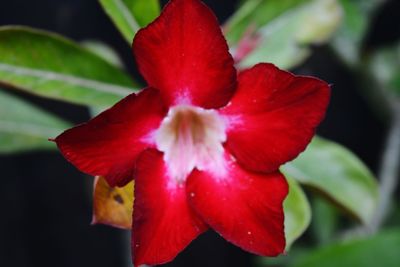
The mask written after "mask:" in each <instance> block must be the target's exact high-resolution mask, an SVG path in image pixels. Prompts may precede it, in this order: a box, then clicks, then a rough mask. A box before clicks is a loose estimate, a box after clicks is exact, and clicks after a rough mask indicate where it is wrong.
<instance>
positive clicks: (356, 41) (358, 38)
mask: <svg viewBox="0 0 400 267" xmlns="http://www.w3.org/2000/svg"><path fill="white" fill-rule="evenodd" d="M339 1H340V3H341V5H342V7H343V10H344V19H343V23H342V25H341V26H340V28H339V29H338V31H337V33H336V34H335V37H334V38H333V40H332V42H330V44H331V45H332V47H333V48H334V49H335V51H336V52H337V53H338V55H339V56H340V57H341V58H342V59H343V60H344V61H345V62H346V63H347V64H348V65H350V66H354V65H355V64H357V63H358V61H359V57H360V49H361V46H362V41H363V38H364V36H365V34H366V33H367V30H368V27H369V23H370V21H371V17H372V12H373V11H374V10H375V9H376V8H377V7H378V5H379V4H381V3H382V2H383V1H381V0H339Z"/></svg>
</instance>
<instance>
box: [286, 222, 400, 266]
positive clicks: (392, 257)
mask: <svg viewBox="0 0 400 267" xmlns="http://www.w3.org/2000/svg"><path fill="white" fill-rule="evenodd" d="M399 248H400V229H391V230H385V231H383V232H381V233H379V234H377V235H375V236H372V237H369V238H364V239H358V240H351V241H347V242H342V243H337V244H334V245H330V246H327V247H323V248H320V249H317V250H315V251H313V252H312V253H310V254H309V255H308V256H307V257H303V258H301V259H300V260H299V261H297V262H295V263H294V264H291V265H290V266H291V267H338V266H340V267H377V266H384V267H398V266H399V262H400V253H399Z"/></svg>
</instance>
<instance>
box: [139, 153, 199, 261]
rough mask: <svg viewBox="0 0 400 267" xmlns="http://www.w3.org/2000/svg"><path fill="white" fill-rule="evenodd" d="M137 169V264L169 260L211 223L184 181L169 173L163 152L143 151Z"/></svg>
mask: <svg viewBox="0 0 400 267" xmlns="http://www.w3.org/2000/svg"><path fill="white" fill-rule="evenodd" d="M136 170H137V174H136V178H135V179H136V180H135V201H134V212H133V230H132V254H133V260H134V265H135V266H139V265H141V264H148V265H157V264H162V263H166V262H169V261H171V260H173V259H174V258H175V256H176V255H177V254H178V253H179V252H180V251H181V250H183V249H184V248H185V247H186V246H187V245H188V244H189V243H190V242H191V241H192V240H193V239H194V238H196V237H197V236H198V235H199V234H201V233H202V232H204V231H205V230H206V229H207V227H206V226H205V224H204V223H203V221H202V220H200V219H199V218H198V216H197V215H196V214H195V213H194V212H193V211H192V209H191V208H190V207H189V205H188V202H187V198H186V191H185V187H184V185H183V184H178V183H176V181H175V180H171V179H170V178H169V177H168V174H167V171H166V166H165V163H164V160H163V154H162V153H160V152H158V151H156V150H149V151H145V152H143V154H142V155H141V156H140V157H139V159H138V161H137V169H136Z"/></svg>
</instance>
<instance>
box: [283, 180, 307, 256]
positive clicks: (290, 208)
mask: <svg viewBox="0 0 400 267" xmlns="http://www.w3.org/2000/svg"><path fill="white" fill-rule="evenodd" d="M286 179H287V181H288V183H289V194H288V196H287V197H286V199H285V202H284V203H283V208H284V211H285V236H286V250H288V249H289V248H290V246H291V245H292V243H293V242H294V241H295V240H296V239H297V238H299V237H300V236H301V235H302V234H303V233H304V231H305V230H306V229H307V227H308V226H309V224H310V221H311V209H310V204H309V203H308V200H307V197H306V196H305V194H304V192H303V190H302V189H301V187H300V186H299V184H298V183H297V182H296V181H295V180H294V179H292V178H290V177H289V176H286Z"/></svg>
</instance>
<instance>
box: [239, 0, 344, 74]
mask: <svg viewBox="0 0 400 267" xmlns="http://www.w3.org/2000/svg"><path fill="white" fill-rule="evenodd" d="M269 2H270V3H271V4H272V3H276V4H277V3H279V1H269ZM278 6H280V4H278ZM341 18H342V9H341V6H340V5H339V3H338V2H337V1H336V0H312V1H307V2H304V3H302V4H300V5H299V4H297V5H296V6H295V7H294V8H291V9H289V10H287V11H286V12H284V13H282V14H280V15H279V16H277V17H275V18H274V19H273V20H271V21H270V22H269V23H268V24H267V25H264V26H262V27H259V28H258V29H257V28H256V29H255V30H254V29H253V32H251V27H250V28H249V30H248V32H247V36H246V35H245V36H244V38H243V39H242V41H241V42H239V43H238V44H237V46H233V48H232V52H233V54H234V55H236V59H238V57H239V64H238V66H239V68H248V67H250V66H253V65H254V64H257V63H259V62H263V61H267V62H271V63H274V64H275V65H277V66H279V67H280V68H284V69H289V68H293V67H295V66H297V65H299V64H300V63H301V62H303V61H304V60H305V59H306V58H307V57H308V56H309V55H310V48H309V45H310V44H321V43H324V42H326V41H327V40H329V39H330V37H331V36H332V34H333V33H334V32H335V31H336V29H337V27H338V26H339V24H340V21H341ZM250 25H251V24H250ZM251 42H254V43H255V44H256V45H255V48H254V49H253V50H250V52H249V53H248V54H247V55H245V56H242V57H243V58H240V56H237V55H238V54H239V55H241V54H242V53H241V52H240V51H241V49H242V48H241V47H242V46H246V44H247V43H251Z"/></svg>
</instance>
